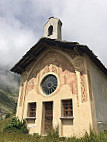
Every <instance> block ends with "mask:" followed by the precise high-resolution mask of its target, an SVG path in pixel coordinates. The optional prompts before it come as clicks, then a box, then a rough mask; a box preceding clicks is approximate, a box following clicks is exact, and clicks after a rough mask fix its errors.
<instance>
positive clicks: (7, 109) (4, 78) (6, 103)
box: [0, 66, 20, 117]
mask: <svg viewBox="0 0 107 142" xmlns="http://www.w3.org/2000/svg"><path fill="white" fill-rule="evenodd" d="M19 82H20V77H19V76H18V75H16V74H14V73H11V72H10V71H9V67H3V66H2V67H0V117H2V116H3V115H5V114H6V113H12V112H13V110H14V109H15V106H16V102H17V97H18V88H19Z"/></svg>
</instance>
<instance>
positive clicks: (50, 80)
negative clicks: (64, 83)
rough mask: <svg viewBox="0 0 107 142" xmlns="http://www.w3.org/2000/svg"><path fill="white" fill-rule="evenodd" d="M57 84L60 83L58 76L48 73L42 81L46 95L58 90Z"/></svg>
mask: <svg viewBox="0 0 107 142" xmlns="http://www.w3.org/2000/svg"><path fill="white" fill-rule="evenodd" d="M57 85H58V81H57V78H56V76H55V75H48V76H46V77H45V78H44V79H43V81H42V83H41V87H42V91H43V93H45V94H46V95H50V94H51V93H53V92H54V91H55V90H56V88H57Z"/></svg>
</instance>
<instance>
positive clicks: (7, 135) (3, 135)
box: [0, 116, 107, 142]
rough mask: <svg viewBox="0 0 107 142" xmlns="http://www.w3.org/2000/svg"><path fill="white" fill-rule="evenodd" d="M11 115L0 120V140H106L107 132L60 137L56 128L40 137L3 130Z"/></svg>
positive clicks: (71, 141)
mask: <svg viewBox="0 0 107 142" xmlns="http://www.w3.org/2000/svg"><path fill="white" fill-rule="evenodd" d="M12 118H13V116H11V117H9V118H7V119H5V120H1V121H0V142H107V132H106V131H105V132H101V133H99V134H95V133H94V132H92V131H91V132H90V135H88V134H87V133H86V134H85V136H84V137H82V138H75V137H72V138H65V137H63V138H61V137H59V136H58V130H53V131H52V132H51V133H49V134H48V135H47V136H46V137H41V136H39V135H38V134H34V135H29V134H25V133H21V132H18V131H17V132H4V131H3V129H4V127H5V126H6V125H7V124H9V123H10V122H11V120H12Z"/></svg>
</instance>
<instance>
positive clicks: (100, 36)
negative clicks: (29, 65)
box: [0, 0, 107, 67]
mask: <svg viewBox="0 0 107 142" xmlns="http://www.w3.org/2000/svg"><path fill="white" fill-rule="evenodd" d="M51 16H54V17H57V18H59V19H61V21H62V23H63V25H62V38H63V40H68V41H77V42H79V43H81V44H86V45H88V47H89V48H90V49H91V50H93V52H94V53H95V54H96V55H97V56H98V58H99V59H100V60H101V61H102V62H103V64H104V65H105V66H106V67H107V57H106V56H107V43H106V41H107V0H0V65H6V66H7V65H9V66H10V67H12V66H13V65H14V64H15V63H16V62H17V61H18V60H19V59H20V58H21V57H22V56H23V55H24V54H25V52H27V51H28V50H29V49H30V48H31V47H32V46H33V45H34V44H35V43H36V42H37V41H38V40H39V38H41V37H42V36H43V26H44V24H45V23H46V22H47V20H48V18H49V17H51Z"/></svg>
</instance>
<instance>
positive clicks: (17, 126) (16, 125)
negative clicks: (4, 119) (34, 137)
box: [3, 117, 28, 133]
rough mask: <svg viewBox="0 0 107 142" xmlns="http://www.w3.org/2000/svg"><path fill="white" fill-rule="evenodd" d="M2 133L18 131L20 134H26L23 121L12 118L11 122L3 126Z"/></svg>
mask: <svg viewBox="0 0 107 142" xmlns="http://www.w3.org/2000/svg"><path fill="white" fill-rule="evenodd" d="M3 131H5V132H18V131H19V132H22V133H28V130H27V128H26V123H25V121H24V120H23V122H21V121H20V120H19V119H18V118H16V117H13V118H12V120H11V121H10V122H8V123H7V124H6V125H5V126H4V129H3Z"/></svg>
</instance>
